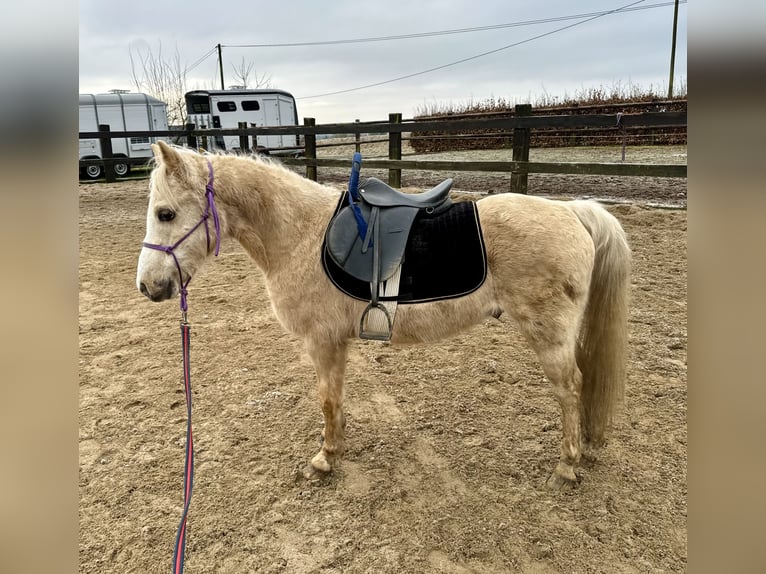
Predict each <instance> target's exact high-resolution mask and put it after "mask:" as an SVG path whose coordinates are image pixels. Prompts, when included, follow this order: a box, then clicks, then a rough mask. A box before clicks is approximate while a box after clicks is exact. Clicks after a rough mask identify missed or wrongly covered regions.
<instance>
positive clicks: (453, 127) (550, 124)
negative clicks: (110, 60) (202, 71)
mask: <svg viewBox="0 0 766 574" xmlns="http://www.w3.org/2000/svg"><path fill="white" fill-rule="evenodd" d="M686 125H687V123H686V112H685V111H682V112H680V111H673V112H648V113H637V114H622V113H618V114H591V115H531V106H527V105H521V106H516V113H515V115H514V116H513V117H510V118H508V117H506V118H493V117H483V118H460V119H435V120H429V121H420V120H419V121H415V120H402V115H401V114H389V118H388V121H387V122H358V121H357V122H353V123H342V124H320V125H317V124H316V122H315V120H314V118H304V122H303V125H302V126H282V127H247V125H246V124H240V125H239V128H237V129H204V130H203V129H197V128H196V126H194V125H193V124H187V126H186V129H185V130H183V131H178V130H171V131H157V132H138V131H127V132H111V131H109V130H108V126H99V128H100V131H98V132H80V134H79V137H80V139H86V138H98V139H100V140H101V148H102V150H110V149H111V141H110V138H115V137H121V138H122V137H175V138H180V139H179V141H184V142H185V144H186V145H188V146H189V147H192V148H195V149H196V148H198V146H201V147H202V148H207V141H208V138H211V137H215V136H225V135H226V136H231V135H236V136H239V139H240V150H239V152H240V153H248V152H249V151H250V150H252V149H253V146H252V144H251V142H252V141H256V138H257V136H268V135H298V136H303V137H304V142H305V145H304V146H303V148H281V150H272V151H282V152H290V151H293V152H299V151H300V152H302V153H301V154H300V155H301V157H288V156H285V157H282V158H280V160H281V161H282V163H284V164H285V165H291V166H304V167H305V168H306V177H308V178H309V179H313V180H314V181H316V179H317V175H318V173H317V169H318V168H320V167H336V168H337V167H345V168H349V169H350V168H351V157H349V158H348V159H332V158H319V157H317V152H316V150H317V147H321V144H319V145H318V144H317V136H318V135H323V134H331V135H356V137H357V142H358V143H357V146H359V145H361V144H362V142H359V135H360V134H388V138H387V139H388V142H389V154H388V156H389V157H388V159H367V160H365V161H364V165H365V167H371V168H380V169H388V183H389V185H392V186H393V187H401V173H402V170H431V171H450V172H455V171H487V172H506V173H509V174H510V180H511V181H510V190H511V191H512V192H516V193H526V192H527V176H528V174H530V173H557V174H573V175H615V176H654V177H686V175H687V167H686V165H660V164H632V163H541V162H530V161H529V143H530V139H531V137H530V134H531V130H534V129H542V128H601V129H606V128H611V129H613V130H615V133H620V131H621V130H624V129H626V128H631V127H643V128H664V127H677V126H686ZM105 128H106V129H105ZM470 130H500V131H504V132H508V133H511V134H512V147H513V151H512V153H513V155H512V160H511V161H437V160H433V161H432V160H403V159H402V134H404V133H409V134H411V135H412V136H413V137H418V136H426V135H427V134H428V132H442V133H444V132H448V133H454V134H461V133H465V132H467V131H470ZM296 155H298V154H297V153H296ZM117 161H120V162H123V163H124V162H125V159H124V158H121V159H120V160H115V159H114V158H110V157H109V156H108V155H107V154H106V153H104V159H103V160H83V161H81V162H80V164H81V166H84V165H92V164H94V163H99V164H102V165H104V166H105V175H106V178H107V181H114V180H115V179H116V176H115V173H114V164H115V163H117ZM134 162H135V160H134V161H133V162H132V163H134Z"/></svg>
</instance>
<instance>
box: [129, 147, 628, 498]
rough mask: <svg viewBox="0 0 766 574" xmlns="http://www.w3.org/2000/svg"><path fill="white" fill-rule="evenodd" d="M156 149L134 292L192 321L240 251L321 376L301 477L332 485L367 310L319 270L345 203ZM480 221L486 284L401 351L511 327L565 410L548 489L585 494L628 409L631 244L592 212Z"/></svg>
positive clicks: (279, 176)
mask: <svg viewBox="0 0 766 574" xmlns="http://www.w3.org/2000/svg"><path fill="white" fill-rule="evenodd" d="M152 148H153V153H154V167H153V169H152V172H151V176H150V183H149V188H150V193H149V205H148V211H147V216H146V237H145V239H144V244H143V247H142V249H141V252H140V255H139V258H138V265H137V278H136V286H137V288H138V289H139V291H140V292H141V293H142V294H144V295H145V296H146V297H148V298H149V299H150V300H152V301H163V300H167V299H170V298H173V297H176V296H178V295H179V294H180V295H181V297H182V308H183V303H184V301H183V298H184V296H185V288H186V285H187V284H188V282H189V280H190V279H191V277H192V276H193V275H194V274H195V273H197V271H198V270H199V269H200V268H201V266H202V265H203V263H204V262H205V261H207V260H208V259H210V258H212V257H213V255H214V253H215V254H217V252H218V248H219V243H220V239H221V237H223V238H233V239H234V240H236V241H238V242H239V243H240V244H241V245H242V247H243V248H244V249H245V251H246V252H247V253H248V254H249V256H250V257H251V258H252V260H253V262H254V263H255V265H257V266H258V267H259V268H260V269H261V271H262V272H263V276H264V281H265V286H266V289H267V291H268V296H269V298H270V300H271V304H272V308H273V311H274V313H275V315H276V317H277V319H278V320H279V322H280V323H281V324H282V326H283V327H284V328H285V329H286V330H287V331H289V332H291V333H293V334H294V335H296V336H297V337H298V338H299V339H301V340H302V342H303V344H304V345H305V350H306V352H307V354H308V356H309V357H310V358H311V361H312V363H313V366H314V368H315V371H316V377H317V380H318V387H319V402H320V407H321V411H322V414H323V417H324V429H323V431H322V437H321V439H320V440H321V448H320V450H319V452H318V453H317V454H316V455H315V456H314V457H313V458H311V459H310V461H309V462H308V464H307V465H306V467H305V469H304V470H303V476H304V477H305V478H306V479H308V480H321V479H322V478H324V477H325V476H327V475H328V473H330V472H332V470H333V468H334V467H336V465H338V463H339V461H340V458H341V456H342V454H343V452H344V444H345V416H344V414H343V395H344V391H343V384H344V373H345V367H346V359H347V353H348V348H349V345H350V344H351V343H352V341H353V340H354V339H355V338H357V337H358V336H359V331H360V325H359V317H360V315H361V314H362V313H363V310H364V308H365V303H364V302H362V301H359V300H357V299H355V298H352V297H350V296H348V295H347V294H345V293H342V292H341V291H340V290H338V289H337V288H336V287H335V286H334V285H333V283H331V281H330V280H329V279H328V277H327V275H326V273H325V270H324V268H323V266H322V264H321V262H320V259H321V253H320V251H321V248H322V244H323V237H324V233H325V230H326V228H327V226H328V222H329V221H330V219H331V217H332V216H333V213H334V210H335V209H336V206H337V204H338V201H339V198H340V194H341V192H340V191H339V190H337V189H334V188H332V187H329V186H325V185H322V184H319V183H317V182H314V181H311V180H309V179H306V178H304V177H302V176H301V175H299V174H297V173H295V172H293V171H291V170H289V169H287V168H286V167H284V166H283V165H281V164H280V163H279V162H278V161H276V160H273V159H271V158H264V157H256V156H242V155H239V156H238V155H226V154H220V153H219V154H202V153H198V152H197V151H193V150H189V149H186V148H181V147H175V146H170V145H167V144H165V143H164V142H162V141H160V142H159V143H157V144H153V145H152ZM211 209H212V214H213V215H214V219H215V227H216V239H215V241H211V238H210V233H211V232H210V225H209V220H210V215H211ZM476 210H477V211H478V214H479V219H480V222H481V234H482V236H483V241H484V245H485V248H486V265H487V271H486V278H485V280H484V282H483V283H482V284H481V286H480V287H479V288H478V289H476V290H475V291H473V292H471V293H469V294H467V295H464V296H460V297H457V298H450V299H444V300H436V301H430V302H425V303H419V304H413V305H400V307H399V311H398V312H397V315H396V321H395V324H394V325H393V330H392V334H391V344H395V345H397V344H421V343H431V342H435V341H438V340H441V339H444V338H446V337H450V336H452V335H455V334H457V333H459V332H460V331H462V330H464V329H466V328H468V327H470V326H472V325H475V324H477V323H480V322H483V321H485V320H486V319H488V318H490V317H495V318H498V317H499V316H500V314H501V313H506V314H507V316H509V317H510V318H512V319H513V321H512V323H515V325H516V326H517V327H518V329H519V330H520V332H521V333H522V334H523V336H524V338H525V340H526V342H527V343H528V344H529V345H530V347H531V348H532V350H534V352H535V353H536V355H537V358H538V359H539V362H540V365H541V367H542V370H543V373H544V374H545V376H546V378H547V380H548V381H549V382H550V384H551V387H552V394H553V395H554V396H555V399H556V400H557V401H558V404H559V406H560V409H561V420H562V441H561V450H560V456H559V459H558V462H557V463H556V466H555V468H554V469H553V471H552V473H551V475H550V478H548V479H547V481H546V484H547V486H548V487H550V488H552V489H561V488H564V487H571V486H574V485H576V484H577V483H578V482H579V479H578V475H577V474H576V469H577V467H578V464H579V462H580V460H581V457H582V456H591V455H593V454H595V453H594V452H593V449H597V448H599V447H602V446H603V445H604V444H605V441H606V437H607V433H608V431H609V430H610V428H611V427H612V426H613V421H614V418H615V416H616V413H617V412H618V410H619V408H620V405H621V402H622V399H623V396H624V388H625V379H626V356H627V315H628V294H629V293H628V291H629V287H630V260H631V251H630V247H629V245H628V241H627V237H626V234H625V232H624V230H623V228H622V226H621V224H620V222H619V221H618V220H617V219H616V218H615V217H614V216H613V215H611V214H610V213H609V212H608V211H607V210H606V209H604V208H603V207H602V206H601V205H600V204H599V203H598V202H595V201H593V200H571V201H559V200H552V199H547V198H540V197H533V196H527V195H521V194H513V193H501V194H493V195H488V196H486V197H482V198H481V199H478V200H477V201H476ZM202 222H204V224H205V225H204V229H203V227H202V225H201V223H202ZM203 231H205V232H203ZM168 255H172V257H169V256H168Z"/></svg>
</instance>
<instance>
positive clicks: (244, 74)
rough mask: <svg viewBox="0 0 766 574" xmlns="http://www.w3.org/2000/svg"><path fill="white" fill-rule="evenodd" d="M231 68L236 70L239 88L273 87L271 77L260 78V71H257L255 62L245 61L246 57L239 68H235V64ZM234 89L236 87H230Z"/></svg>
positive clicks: (263, 76) (235, 75)
mask: <svg viewBox="0 0 766 574" xmlns="http://www.w3.org/2000/svg"><path fill="white" fill-rule="evenodd" d="M231 67H232V69H233V70H234V79H235V80H236V82H237V84H236V87H237V88H240V89H248V88H270V87H271V75H269V74H261V75H260V76H259V75H258V71H257V70H256V69H255V64H254V63H253V62H247V61H245V58H244V57H243V58H242V61H241V62H240V63H239V65H238V66H234V64H232V66H231ZM251 74H252V76H253V77H252V81H251V79H250V75H251ZM233 87H235V86H230V88H233Z"/></svg>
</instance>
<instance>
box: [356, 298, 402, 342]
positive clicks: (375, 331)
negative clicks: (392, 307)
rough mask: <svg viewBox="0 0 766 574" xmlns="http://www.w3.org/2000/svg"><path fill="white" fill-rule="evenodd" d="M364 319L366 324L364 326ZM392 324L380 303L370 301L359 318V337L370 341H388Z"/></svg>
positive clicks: (389, 316) (386, 310) (386, 311)
mask: <svg viewBox="0 0 766 574" xmlns="http://www.w3.org/2000/svg"><path fill="white" fill-rule="evenodd" d="M365 319H366V320H367V325H366V326H365ZM393 328H394V325H393V321H392V320H391V315H390V314H389V313H388V309H386V308H385V307H384V306H383V304H382V303H370V304H369V305H367V307H366V308H365V309H364V313H362V318H361V319H360V320H359V338H360V339H368V340H372V341H390V340H391V331H392V330H393Z"/></svg>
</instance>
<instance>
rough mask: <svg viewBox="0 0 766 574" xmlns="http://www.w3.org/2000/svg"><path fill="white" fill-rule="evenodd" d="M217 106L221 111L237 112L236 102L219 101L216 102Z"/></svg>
mask: <svg viewBox="0 0 766 574" xmlns="http://www.w3.org/2000/svg"><path fill="white" fill-rule="evenodd" d="M216 107H218V111H219V112H236V111H237V104H235V103H234V102H218V103H217V104H216Z"/></svg>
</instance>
